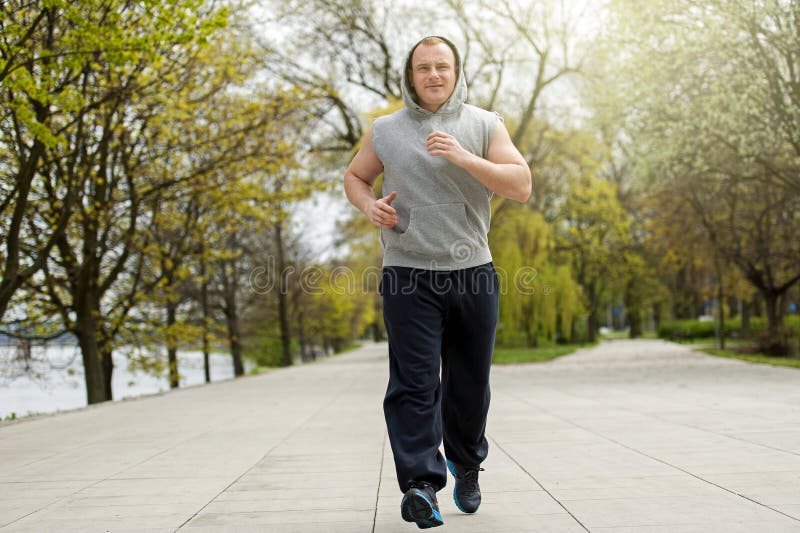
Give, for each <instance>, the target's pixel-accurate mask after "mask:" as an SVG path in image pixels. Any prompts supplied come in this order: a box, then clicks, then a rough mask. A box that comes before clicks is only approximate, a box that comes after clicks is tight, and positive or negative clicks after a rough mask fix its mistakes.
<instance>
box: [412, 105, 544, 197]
mask: <svg viewBox="0 0 800 533" xmlns="http://www.w3.org/2000/svg"><path fill="white" fill-rule="evenodd" d="M428 153H429V154H431V155H434V156H441V157H444V158H445V159H447V160H448V161H450V162H451V163H453V164H454V165H458V166H460V167H461V168H463V169H464V170H466V171H467V172H469V173H470V175H471V176H472V177H474V178H475V179H476V180H478V181H480V182H481V183H483V184H484V185H486V187H488V188H489V189H490V190H491V191H493V192H494V193H496V194H499V195H500V196H503V197H504V198H510V199H512V200H517V201H519V202H525V201H526V200H527V199H528V198H530V196H531V187H532V184H531V169H530V168H529V167H528V163H527V162H526V161H525V158H524V157H522V154H520V153H519V150H517V147H516V146H514V143H513V142H511V137H510V136H509V135H508V130H506V127H505V124H503V121H502V120H500V119H497V126H496V127H495V131H494V135H493V136H492V141H491V143H489V151H488V153H487V158H486V159H484V158H482V157H479V156H477V155H475V154H473V153H472V152H468V151H467V150H465V149H464V148H463V147H462V146H461V144H459V142H458V141H457V140H456V139H455V137H453V136H451V135H448V134H446V133H442V132H434V133H431V134H430V135H429V136H428Z"/></svg>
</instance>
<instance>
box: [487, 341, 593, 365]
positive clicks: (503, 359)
mask: <svg viewBox="0 0 800 533" xmlns="http://www.w3.org/2000/svg"><path fill="white" fill-rule="evenodd" d="M585 346H587V345H586V344H547V345H544V346H540V347H538V348H495V349H494V353H493V355H492V363H493V364H499V365H508V364H520V363H544V362H547V361H552V360H553V359H557V358H559V357H562V356H564V355H569V354H571V353H574V352H575V350H577V349H579V348H583V347H585Z"/></svg>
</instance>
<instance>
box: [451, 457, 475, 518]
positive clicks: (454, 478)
mask: <svg viewBox="0 0 800 533" xmlns="http://www.w3.org/2000/svg"><path fill="white" fill-rule="evenodd" d="M447 469H448V470H449V471H450V473H451V474H453V501H454V502H456V507H458V510H459V511H461V512H462V513H466V514H474V513H475V511H477V509H475V511H467V510H466V509H464V508H463V507H461V502H459V501H458V496H456V488H457V487H458V478H457V477H456V470H455V467H454V466H453V463H452V461H449V460H448V461H447Z"/></svg>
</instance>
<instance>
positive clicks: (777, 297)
mask: <svg viewBox="0 0 800 533" xmlns="http://www.w3.org/2000/svg"><path fill="white" fill-rule="evenodd" d="M761 294H762V296H763V297H764V305H765V307H766V311H767V321H768V324H769V325H768V326H767V333H766V335H762V336H761V339H760V342H759V344H760V349H761V351H763V352H764V353H765V354H767V355H777V356H786V355H789V343H788V341H787V339H786V331H785V329H784V327H783V307H782V306H781V300H782V298H781V296H782V295H781V294H779V293H776V292H774V291H769V292H765V291H762V293H761Z"/></svg>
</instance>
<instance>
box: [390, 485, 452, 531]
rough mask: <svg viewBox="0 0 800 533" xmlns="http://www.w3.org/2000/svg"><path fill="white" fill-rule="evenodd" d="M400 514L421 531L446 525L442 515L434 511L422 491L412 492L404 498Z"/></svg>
mask: <svg viewBox="0 0 800 533" xmlns="http://www.w3.org/2000/svg"><path fill="white" fill-rule="evenodd" d="M400 513H401V514H402V516H403V520H405V521H406V522H415V523H416V524H417V527H418V528H420V529H427V528H430V527H437V526H441V525H442V524H444V520H442V515H441V514H440V513H439V511H437V510H436V509H434V507H433V502H431V501H430V500H429V499H428V497H427V496H425V494H424V493H423V492H422V491H410V492H409V493H407V494H406V495H405V496H403V501H402V502H401V503H400Z"/></svg>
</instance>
